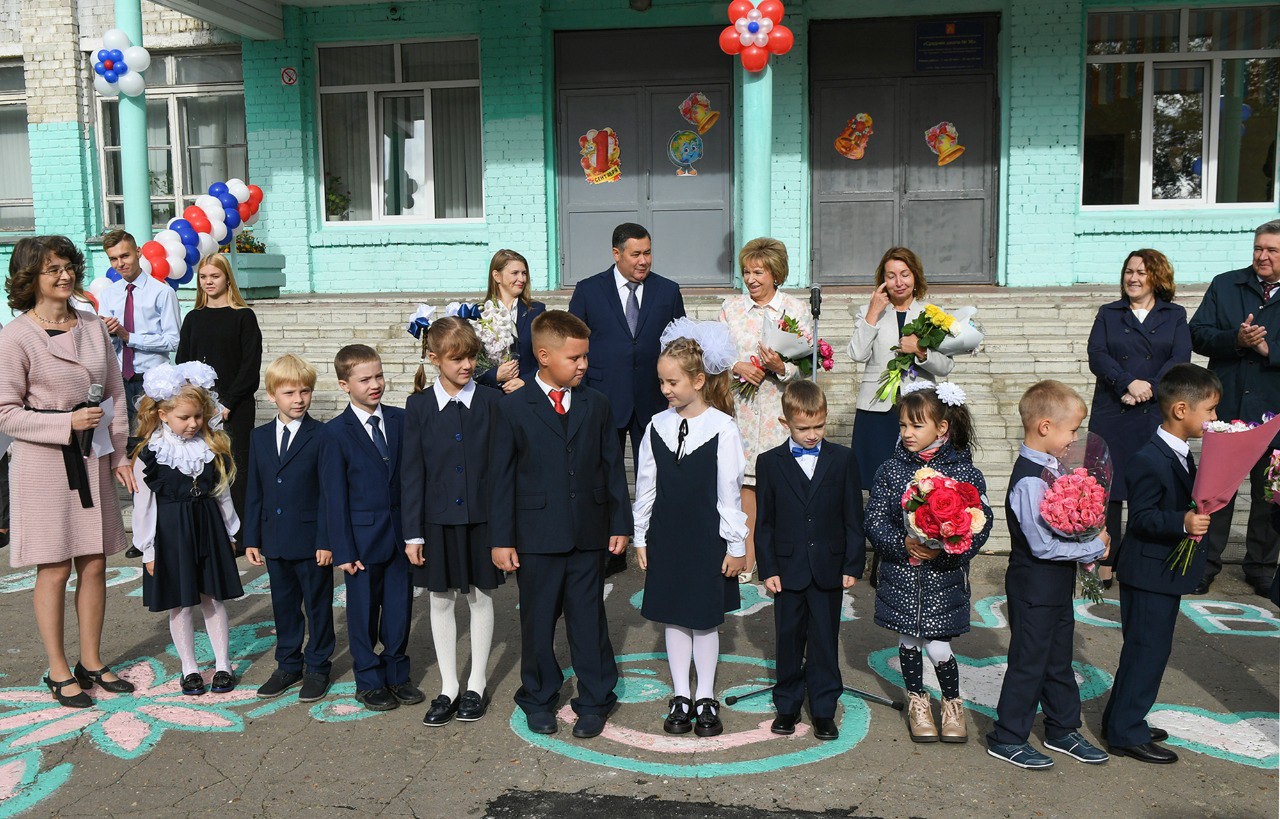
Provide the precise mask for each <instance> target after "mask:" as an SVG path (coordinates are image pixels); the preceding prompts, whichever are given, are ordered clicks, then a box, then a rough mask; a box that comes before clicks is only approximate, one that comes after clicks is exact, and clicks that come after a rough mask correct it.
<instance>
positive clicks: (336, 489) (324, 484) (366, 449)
mask: <svg viewBox="0 0 1280 819" xmlns="http://www.w3.org/2000/svg"><path fill="white" fill-rule="evenodd" d="M382 415H383V418H384V419H385V421H384V424H385V426H386V430H385V432H386V436H387V447H388V449H389V450H390V451H391V461H390V463H384V462H383V460H382V456H380V455H379V454H378V450H377V449H375V448H374V446H373V439H371V438H370V437H369V433H367V432H365V430H364V427H363V426H362V425H361V423H360V420H359V419H358V418H356V414H355V413H354V412H353V411H352V410H351V407H350V406H348V407H347V408H346V409H345V410H344V411H343V412H342V414H341V415H339V416H337V417H336V418H334V419H333V420H331V421H329V423H327V424H325V434H324V446H323V448H322V449H321V454H320V486H321V489H322V490H323V492H324V502H325V507H326V511H327V515H326V520H327V522H328V526H329V545H330V547H331V548H332V551H333V565H335V566H341V565H342V564H344V563H351V562H353V561H356V560H359V561H360V562H361V563H363V564H364V565H365V566H366V567H367V566H369V565H370V564H371V563H389V562H391V561H392V560H393V559H395V558H396V556H397V555H399V556H400V557H402V558H403V557H404V536H403V535H402V534H401V529H400V525H401V521H400V447H401V440H402V439H403V437H404V410H402V409H400V408H398V407H388V406H386V405H385V404H384V405H383V407H382Z"/></svg>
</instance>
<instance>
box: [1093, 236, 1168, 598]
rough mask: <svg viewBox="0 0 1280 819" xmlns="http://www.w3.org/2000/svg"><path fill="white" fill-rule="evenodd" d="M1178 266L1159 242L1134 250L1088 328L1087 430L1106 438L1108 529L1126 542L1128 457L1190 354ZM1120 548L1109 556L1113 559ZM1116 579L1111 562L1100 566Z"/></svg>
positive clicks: (1152, 425)
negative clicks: (1174, 371)
mask: <svg viewBox="0 0 1280 819" xmlns="http://www.w3.org/2000/svg"><path fill="white" fill-rule="evenodd" d="M1173 294H1174V285H1173V266H1172V265H1170V264H1169V260H1168V259H1167V258H1165V255H1164V254H1163V253H1161V252H1160V251H1158V250H1151V249H1143V250H1135V251H1133V252H1132V253H1130V254H1129V257H1128V258H1127V259H1125V261H1124V269H1123V270H1122V272H1121V274H1120V296H1121V298H1120V300H1119V301H1113V302H1111V303H1110V304H1104V305H1103V306H1102V307H1101V308H1100V309H1099V310H1098V316H1097V318H1096V319H1094V322H1093V330H1092V332H1090V333H1089V369H1090V371H1092V372H1093V374H1094V375H1096V376H1097V377H1098V381H1097V384H1096V386H1095V387H1094V390H1093V406H1092V408H1091V410H1090V412H1089V431H1090V432H1095V433H1097V434H1098V435H1099V436H1101V437H1102V439H1103V440H1104V441H1106V442H1107V448H1108V449H1110V451H1111V464H1112V467H1113V476H1112V480H1111V497H1110V499H1109V502H1108V504H1107V534H1109V535H1110V536H1111V542H1112V543H1120V542H1121V539H1122V538H1121V534H1122V530H1121V526H1120V509H1121V504H1122V503H1123V502H1124V501H1125V499H1126V498H1127V497H1128V493H1127V491H1126V488H1125V474H1124V469H1125V464H1126V463H1127V462H1129V461H1130V460H1131V459H1132V458H1133V456H1134V455H1135V454H1136V453H1137V451H1138V449H1139V448H1141V447H1142V445H1143V444H1145V443H1146V442H1147V441H1149V440H1151V436H1152V435H1153V434H1155V431H1156V427H1158V426H1160V407H1159V405H1158V404H1157V403H1156V400H1155V392H1156V386H1157V385H1158V384H1159V383H1160V378H1161V377H1162V376H1163V375H1164V374H1165V372H1167V371H1168V369H1169V368H1170V367H1172V366H1173V365H1174V364H1183V363H1186V362H1188V361H1190V360H1191V331H1190V330H1189V329H1188V328H1187V311H1186V310H1185V309H1183V308H1182V307H1180V306H1179V305H1176V304H1174V303H1173ZM1118 552H1119V550H1118V549H1115V550H1112V556H1111V558H1110V560H1109V561H1108V563H1109V564H1110V565H1112V566H1114V565H1115V558H1116V555H1117V554H1118ZM1102 570H1103V574H1102V577H1103V578H1104V580H1105V581H1106V583H1107V585H1110V579H1109V577H1108V575H1109V574H1110V569H1109V568H1108V567H1106V566H1104V567H1102Z"/></svg>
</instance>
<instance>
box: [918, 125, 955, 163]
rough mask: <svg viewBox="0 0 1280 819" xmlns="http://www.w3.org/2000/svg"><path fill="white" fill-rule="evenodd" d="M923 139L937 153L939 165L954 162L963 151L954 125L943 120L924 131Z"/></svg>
mask: <svg viewBox="0 0 1280 819" xmlns="http://www.w3.org/2000/svg"><path fill="white" fill-rule="evenodd" d="M924 141H925V142H927V143H929V150H931V151H933V152H934V153H935V154H937V155H938V164H939V165H948V164H950V163H952V162H955V161H956V160H957V159H959V158H960V154H962V153H964V146H963V145H961V144H960V136H959V134H957V133H956V126H954V125H952V124H951V123H949V122H947V121H945V120H943V121H942V122H939V123H938V124H937V125H935V126H933V127H932V128H930V129H929V130H927V131H925V132H924Z"/></svg>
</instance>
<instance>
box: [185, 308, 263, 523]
mask: <svg viewBox="0 0 1280 819" xmlns="http://www.w3.org/2000/svg"><path fill="white" fill-rule="evenodd" d="M176 360H177V362H178V363H179V364H181V363H183V362H185V361H203V362H204V363H205V364H208V365H209V366H210V367H213V370H214V372H216V373H217V374H218V383H217V385H216V386H215V389H216V390H217V392H218V400H219V401H221V402H222V405H223V406H224V407H226V408H227V409H228V410H230V411H231V413H230V415H228V416H227V420H226V422H225V423H224V424H223V427H222V428H223V431H225V432H226V433H227V435H228V436H229V437H230V438H231V457H232V460H234V461H235V464H236V479H235V482H234V483H232V484H231V500H232V502H233V503H234V504H235V507H236V514H237V515H240V516H241V517H244V496H245V492H246V491H248V488H249V433H251V432H253V422H254V413H255V411H256V407H255V406H254V402H253V394H254V393H255V392H257V391H258V382H259V371H260V370H261V369H262V331H261V330H260V329H258V318H257V316H255V315H254V314H253V311H252V310H250V309H249V308H247V307H240V308H235V307H202V308H200V309H199V310H192V311H191V312H190V313H187V315H186V317H185V318H184V319H183V320H182V333H181V335H180V336H179V338H178V354H177V356H176Z"/></svg>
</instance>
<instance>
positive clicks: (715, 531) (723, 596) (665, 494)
mask: <svg viewBox="0 0 1280 819" xmlns="http://www.w3.org/2000/svg"><path fill="white" fill-rule="evenodd" d="M649 439H650V446H652V448H653V461H654V466H655V470H656V474H657V479H656V490H657V492H656V495H655V496H654V499H653V511H652V513H651V515H650V518H649V532H648V537H647V540H646V544H645V546H646V549H647V551H648V554H647V555H646V557H647V559H648V566H649V568H648V571H647V573H646V574H645V579H644V602H643V604H642V605H641V607H640V613H641V614H642V615H644V617H645V618H646V619H649V620H653V621H655V622H659V623H667V624H670V625H673V626H682V627H684V628H691V629H697V630H699V631H701V630H704V629H710V628H716V627H718V626H719V625H721V624H722V623H724V613H725V612H726V611H733V610H735V609H737V608H738V607H739V606H741V605H742V598H741V597H740V595H739V593H738V578H736V577H732V578H729V577H725V576H724V573H723V572H721V571H720V567H721V566H722V565H723V564H724V556H725V551H726V548H727V546H726V544H725V541H724V538H722V537H721V536H720V512H719V510H718V509H717V507H716V500H717V498H716V469H717V463H716V452H717V449H718V448H719V443H720V436H719V434H716V435H713V436H712V437H711V439H710V440H708V441H707V442H706V443H704V444H702V445H701V446H699V447H698V448H697V449H695V450H694V451H693V452H689V453H686V454H685V456H684V457H683V458H676V454H675V453H674V452H672V451H671V449H670V448H669V447H668V446H667V443H666V441H664V440H662V436H661V435H659V434H657V432H656V431H655V430H654V429H653V428H652V427H651V428H650V430H649Z"/></svg>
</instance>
